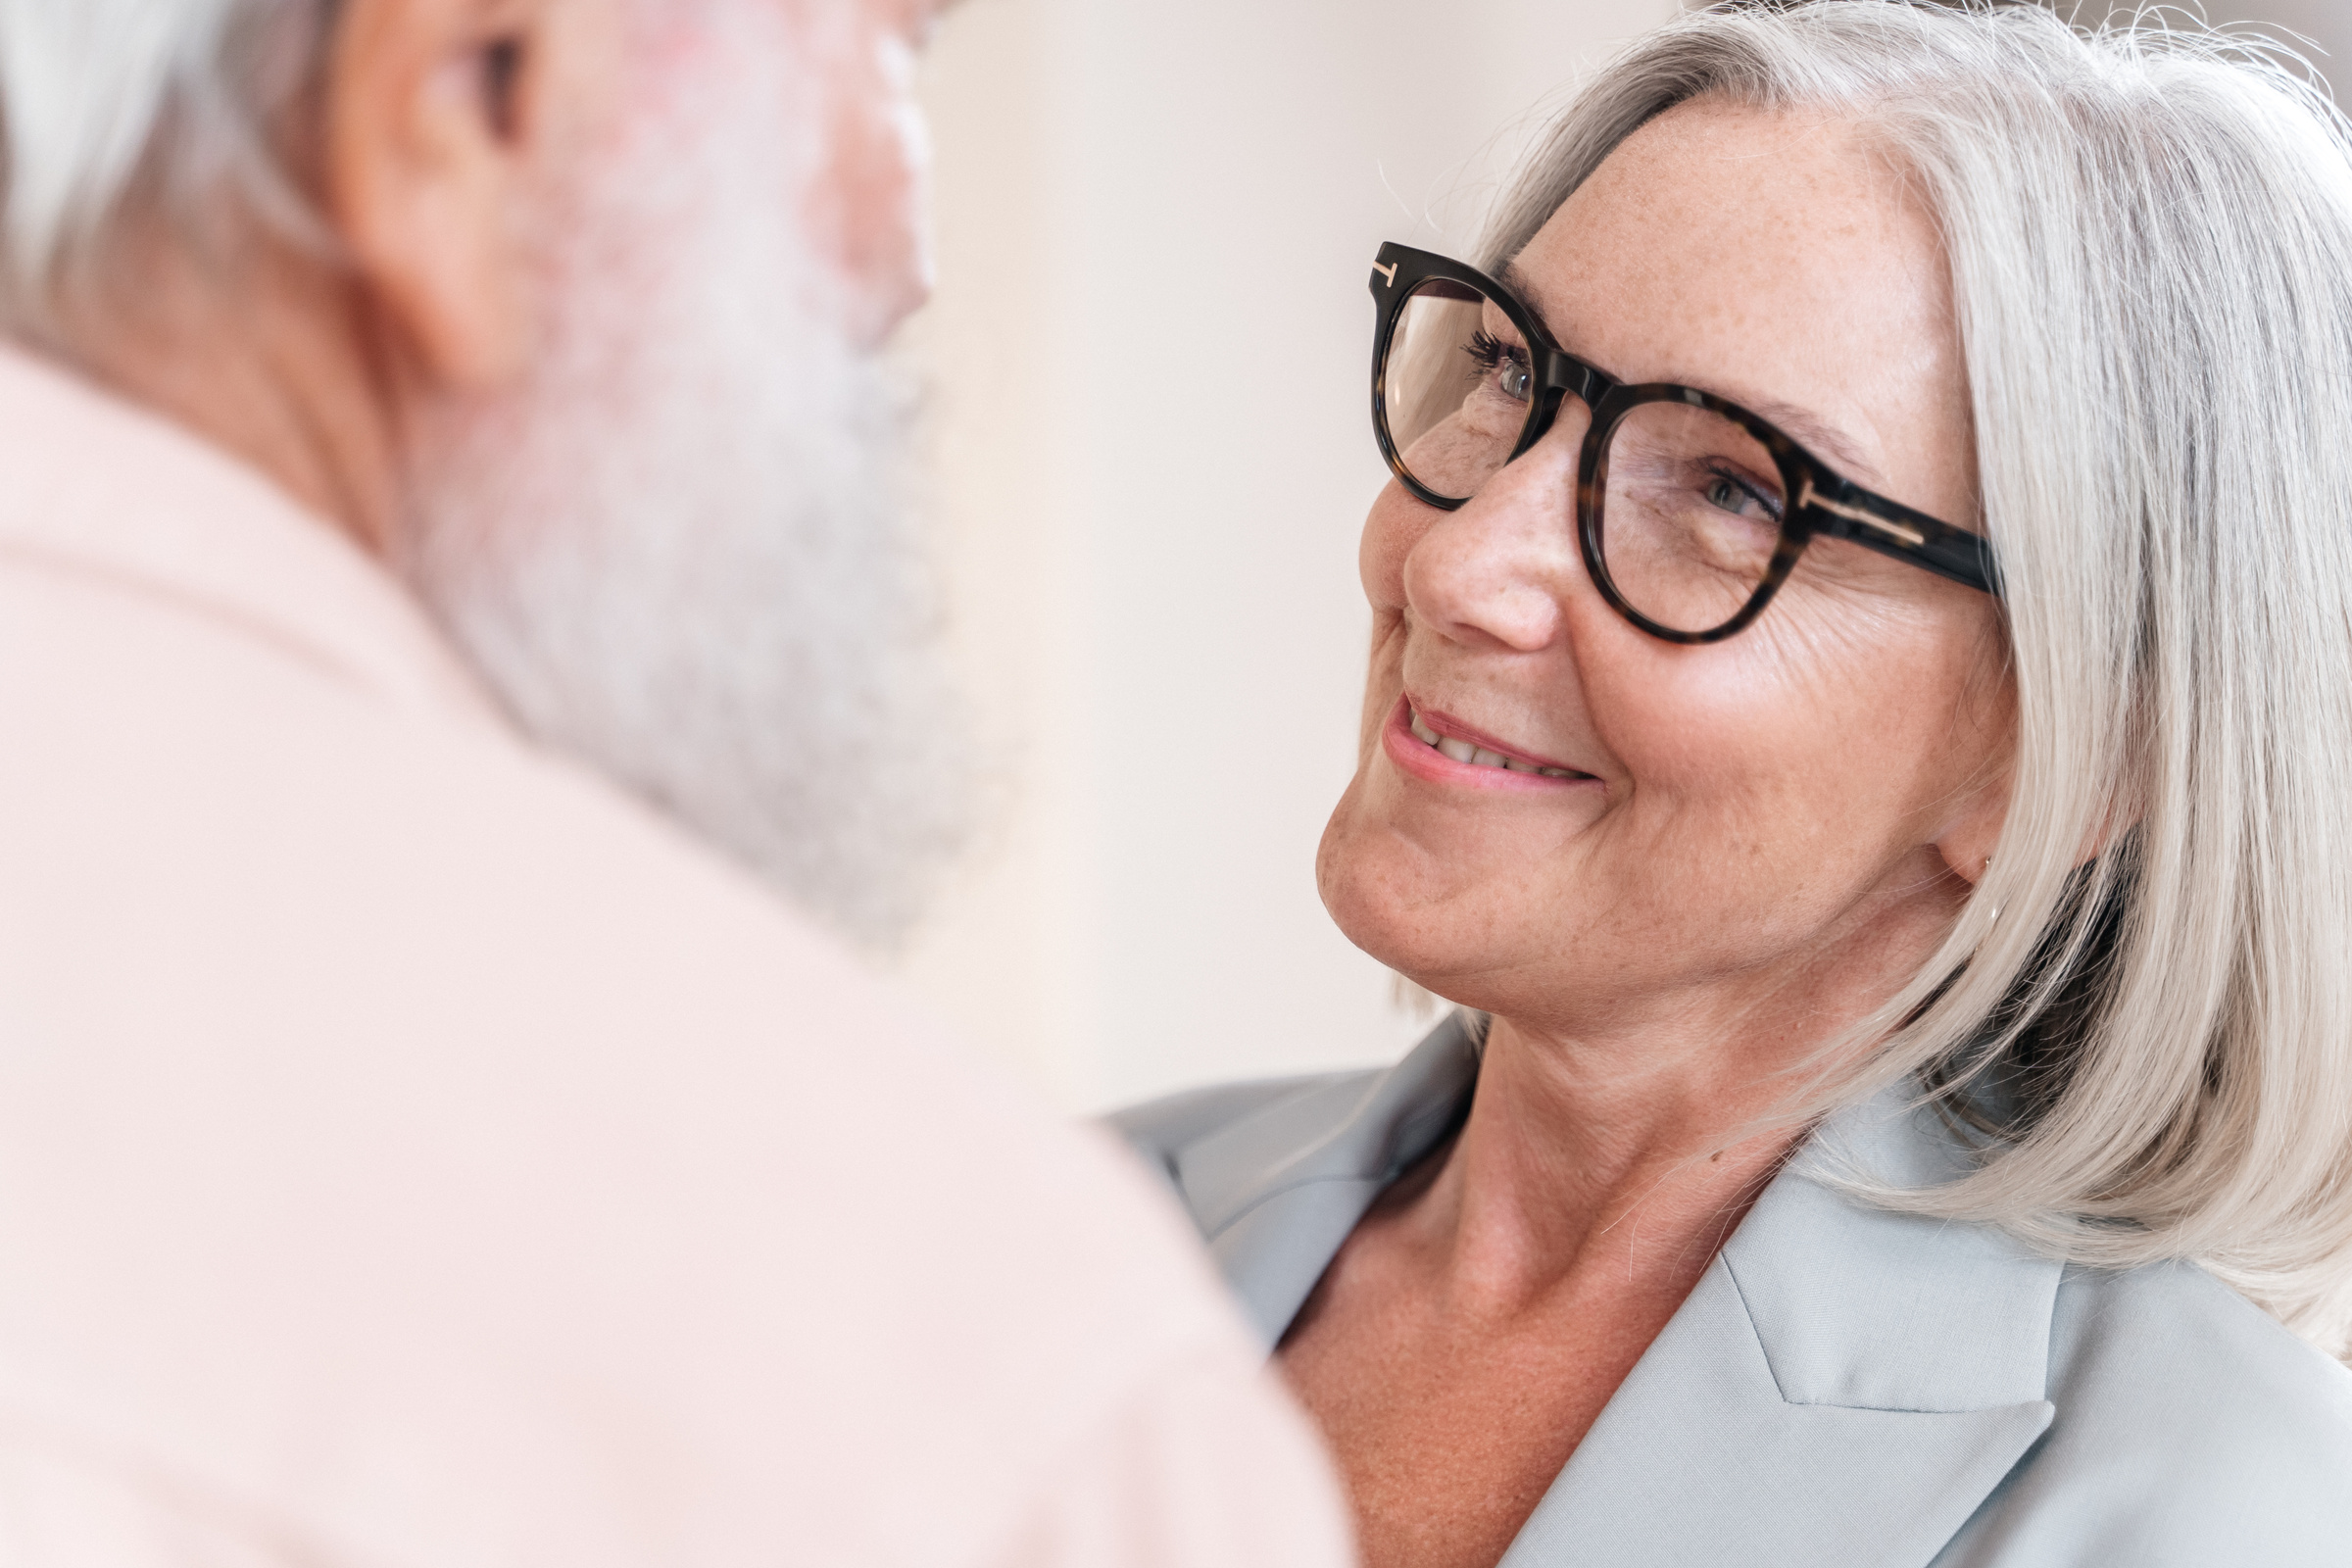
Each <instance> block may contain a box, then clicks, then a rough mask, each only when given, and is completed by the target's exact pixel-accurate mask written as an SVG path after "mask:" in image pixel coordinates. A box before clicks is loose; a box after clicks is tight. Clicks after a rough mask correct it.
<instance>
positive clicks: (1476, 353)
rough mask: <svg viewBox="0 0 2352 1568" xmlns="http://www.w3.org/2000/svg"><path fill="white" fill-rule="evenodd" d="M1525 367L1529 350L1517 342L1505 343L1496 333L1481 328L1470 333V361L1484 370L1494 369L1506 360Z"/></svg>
mask: <svg viewBox="0 0 2352 1568" xmlns="http://www.w3.org/2000/svg"><path fill="white" fill-rule="evenodd" d="M1506 360H1507V361H1509V362H1510V363H1511V364H1513V365H1517V366H1522V367H1524V366H1525V365H1526V364H1527V350H1525V349H1523V348H1521V347H1519V345H1518V344H1516V343H1505V342H1503V340H1502V339H1500V338H1498V337H1496V336H1495V334H1494V333H1492V332H1489V331H1485V330H1483V329H1482V330H1480V331H1477V332H1473V333H1471V334H1470V363H1471V364H1473V365H1475V366H1477V367H1478V368H1480V369H1482V370H1492V369H1494V368H1495V367H1496V366H1498V365H1501V364H1502V363H1503V362H1504V361H1506Z"/></svg>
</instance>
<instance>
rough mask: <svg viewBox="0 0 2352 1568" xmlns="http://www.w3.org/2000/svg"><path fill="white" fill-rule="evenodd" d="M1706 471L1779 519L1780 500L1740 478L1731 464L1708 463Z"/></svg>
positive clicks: (1774, 518) (1767, 513)
mask: <svg viewBox="0 0 2352 1568" xmlns="http://www.w3.org/2000/svg"><path fill="white" fill-rule="evenodd" d="M1707 472H1709V473H1711V474H1713V475H1714V476H1715V477H1716V478H1718V479H1721V480H1722V481H1723V482H1724V483H1725V484H1728V485H1731V486H1732V487H1733V488H1735V489H1737V490H1739V491H1740V492H1742V493H1743V494H1744V495H1746V497H1747V498H1748V499H1749V500H1750V501H1753V502H1754V503H1755V504H1756V505H1757V506H1759V507H1762V508H1763V509H1764V511H1765V513H1766V515H1769V516H1770V517H1771V518H1772V520H1773V521H1774V522H1779V521H1780V520H1781V503H1780V500H1779V499H1778V498H1777V497H1774V496H1769V495H1766V494H1765V493H1764V492H1763V491H1761V490H1759V489H1757V488H1756V487H1755V486H1754V485H1753V484H1751V483H1749V482H1748V481H1747V480H1745V479H1743V478H1741V477H1740V475H1739V473H1738V472H1737V471H1736V470H1734V469H1733V467H1732V466H1731V465H1729V464H1727V463H1721V462H1717V463H1710V464H1708V465H1707Z"/></svg>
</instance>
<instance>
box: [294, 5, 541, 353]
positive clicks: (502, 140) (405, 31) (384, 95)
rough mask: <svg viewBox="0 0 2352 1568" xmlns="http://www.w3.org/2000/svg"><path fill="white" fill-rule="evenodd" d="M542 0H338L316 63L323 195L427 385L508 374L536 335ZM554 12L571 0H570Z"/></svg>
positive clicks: (358, 266)
mask: <svg viewBox="0 0 2352 1568" xmlns="http://www.w3.org/2000/svg"><path fill="white" fill-rule="evenodd" d="M565 9H566V8H565V7H564V6H562V5H559V4H556V3H552V0H351V3H350V5H349V7H348V9H347V10H346V11H345V13H344V17H343V21H342V23H341V25H340V26H339V27H338V29H337V32H336V38H335V46H334V49H333V52H332V55H331V58H330V62H329V66H328V70H327V82H326V86H327V95H326V164H325V177H326V185H327V190H326V197H327V206H328V210H329V212H330V213H331V214H332V215H333V220H334V222H335V225H336V228H337V231H338V233H339V235H340V237H341V239H342V241H343V244H344V246H345V248H346V250H347V251H348V253H349V255H350V259H351V261H352V264H353V266H354V267H355V268H356V269H357V270H358V273H359V275H360V279H361V281H362V282H363V284H364V285H365V286H366V287H367V288H368V291H369V293H370V294H371V295H372V296H373V299H374V302H375V303H376V305H377V306H378V308H379V309H380V310H381V311H382V312H383V314H384V316H385V317H386V318H387V319H388V322H389V324H390V326H391V327H392V328H393V330H394V333H395V335H396V337H397V339H398V340H399V342H400V348H401V349H402V351H404V353H405V355H406V357H407V358H409V359H410V360H412V361H413V362H414V365H413V367H412V368H414V369H415V370H417V371H418V372H420V373H421V374H422V375H423V376H424V377H425V378H426V379H427V380H429V381H433V382H438V383H440V384H443V385H446V386H453V387H481V386H488V385H495V384H498V383H501V382H504V381H507V380H510V379H512V378H513V377H515V375H516V374H518V373H519V372H520V370H521V369H522V368H523V367H524V365H525V364H526V363H527V362H528V359H529V356H530V352H531V346H532V342H533V339H534V336H535V331H536V325H537V323H536V316H537V305H538V302H537V297H536V288H535V284H534V278H535V275H536V270H535V268H534V266H533V257H532V253H531V249H530V247H531V239H532V225H531V224H530V223H529V222H528V221H526V219H527V217H528V216H529V214H530V211H531V201H532V197H533V195H534V192H535V190H537V189H538V188H539V183H538V182H539V180H540V179H541V178H543V176H544V171H545V168H546V165H547V159H546V157H545V154H546V150H547V149H546V147H545V145H544V144H545V142H546V140H547V138H548V134H549V131H548V126H549V122H550V119H551V116H550V112H549V105H548V101H547V100H548V98H549V93H548V77H549V75H550V69H551V68H550V64H549V63H550V60H551V58H552V57H553V56H555V55H556V53H557V48H556V44H557V39H556V38H555V37H554V36H553V34H554V31H555V27H554V24H555V22H556V20H557V14H558V13H559V12H562V11H564V10H565ZM570 9H575V10H576V9H578V7H576V5H575V6H574V7H571V8H570Z"/></svg>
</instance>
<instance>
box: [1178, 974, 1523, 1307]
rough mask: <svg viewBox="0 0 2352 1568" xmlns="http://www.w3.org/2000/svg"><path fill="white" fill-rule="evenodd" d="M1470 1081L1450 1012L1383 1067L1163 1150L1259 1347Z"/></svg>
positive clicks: (1442, 1122) (1424, 1146) (1459, 1107)
mask: <svg viewBox="0 0 2352 1568" xmlns="http://www.w3.org/2000/svg"><path fill="white" fill-rule="evenodd" d="M1477 1081H1478V1048H1477V1046H1476V1044H1475V1043H1474V1042H1473V1041H1472V1039H1471V1037H1470V1031H1469V1027H1468V1023H1467V1021H1466V1020H1465V1018H1464V1017H1463V1015H1462V1014H1460V1013H1458V1012H1457V1013H1455V1014H1453V1015H1452V1016H1450V1017H1449V1018H1447V1019H1446V1022H1445V1023H1443V1024H1441V1025H1439V1026H1438V1028H1436V1029H1435V1030H1433V1031H1432V1032H1431V1033H1430V1034H1429V1035H1428V1036H1427V1037H1426V1038H1425V1039H1423V1041H1422V1042H1421V1044H1420V1045H1418V1046H1416V1047H1414V1048H1413V1050H1412V1052H1411V1053H1410V1054H1408V1055H1406V1056H1405V1058H1404V1059H1403V1060H1402V1061H1399V1062H1398V1063H1397V1065H1396V1066H1394V1067H1392V1068H1390V1069H1389V1070H1388V1071H1386V1072H1383V1073H1378V1074H1373V1075H1368V1076H1365V1077H1349V1078H1346V1079H1342V1080H1339V1081H1337V1082H1334V1083H1331V1084H1329V1085H1326V1086H1323V1087H1321V1088H1317V1089H1312V1090H1309V1091H1307V1092H1306V1093H1304V1094H1300V1095H1298V1096H1296V1097H1294V1098H1291V1099H1288V1100H1284V1101H1281V1102H1279V1103H1276V1104H1274V1105H1271V1106H1269V1107H1267V1108H1266V1109H1265V1110H1263V1111H1260V1112H1258V1113H1257V1114H1255V1115H1252V1116H1248V1117H1245V1118H1243V1119H1242V1120H1240V1121H1238V1122H1236V1123H1234V1124H1233V1125H1232V1126H1230V1127H1227V1128H1225V1129H1223V1130H1222V1131H1220V1132H1217V1133H1213V1134H1211V1135H1209V1136H1208V1137H1205V1138H1202V1139H1201V1140H1200V1141H1198V1142H1196V1143H1194V1144H1191V1145H1189V1146H1188V1147H1186V1148H1184V1149H1182V1150H1180V1151H1178V1152H1176V1153H1175V1155H1174V1157H1173V1160H1172V1174H1173V1176H1174V1179H1175V1182H1176V1186H1177V1189H1178V1191H1179V1192H1180V1193H1181V1194H1182V1195H1183V1198H1184V1201H1185V1203H1186V1206H1188V1207H1189V1208H1190V1209H1191V1210H1192V1212H1193V1215H1194V1217H1195V1219H1197V1220H1198V1221H1199V1222H1200V1226H1201V1235H1202V1236H1204V1237H1206V1238H1207V1240H1208V1246H1209V1250H1210V1251H1212V1252H1213V1253H1215V1254H1216V1259H1217V1266H1218V1267H1219V1268H1220V1269H1221V1270H1223V1272H1224V1275H1225V1278H1226V1280H1227V1281H1228V1282H1229V1283H1230V1284H1231V1285H1232V1286H1233V1288H1234V1291H1235V1293H1236V1294H1237V1295H1239V1296H1240V1297H1241V1299H1242V1306H1243V1311H1244V1315H1245V1316H1246V1317H1247V1318H1248V1319H1249V1320H1250V1323H1251V1325H1252V1326H1253V1327H1255V1329H1256V1330H1257V1333H1258V1336H1259V1338H1260V1339H1261V1340H1262V1341H1263V1342H1264V1343H1265V1345H1266V1346H1267V1348H1272V1347H1273V1346H1274V1344H1275V1343H1276V1342H1277V1341H1279V1340H1280V1339H1281V1338H1282V1335H1283V1331H1284V1330H1285V1329H1287V1328H1289V1327H1290V1323H1291V1319H1292V1318H1294V1317H1296V1316H1298V1314H1299V1307H1300V1306H1302V1305H1303V1304H1305V1301H1306V1298H1307V1293H1308V1292H1310V1291H1312V1290H1313V1289H1314V1288H1315V1281H1317V1280H1319V1279H1321V1278H1322V1277H1323V1270H1324V1269H1325V1268H1326V1267H1328V1266H1329V1265H1330V1263H1331V1260H1332V1258H1333V1257H1334V1256H1336V1255H1337V1254H1338V1252H1339V1250H1340V1245H1341V1244H1342V1243H1343V1242H1345V1241H1347V1240H1348V1233H1349V1232H1350V1231H1353V1230H1354V1229H1355V1224H1356V1221H1358V1220H1360V1219H1362V1218H1363V1217H1364V1210H1366V1209H1367V1208H1369V1207H1371V1206H1372V1201H1373V1200H1374V1199H1376V1198H1378V1197H1379V1196H1380V1193H1381V1189H1383V1188H1385V1187H1387V1186H1388V1185H1389V1183H1390V1182H1392V1181H1395V1180H1396V1179H1397V1175H1398V1174H1399V1173H1400V1172H1402V1171H1403V1170H1404V1169H1405V1168H1406V1167H1407V1166H1409V1165H1411V1164H1412V1163H1413V1162H1414V1161H1415V1160H1417V1159H1419V1158H1420V1157H1421V1156H1422V1155H1423V1154H1426V1153H1428V1152H1429V1151H1430V1150H1432V1149H1434V1148H1436V1147H1437V1145H1438V1143H1439V1141H1440V1140H1442V1139H1443V1138H1445V1137H1446V1135H1447V1134H1448V1133H1450V1132H1451V1131H1452V1130H1453V1129H1454V1128H1455V1127H1456V1126H1458V1125H1459V1124H1460V1121H1461V1118H1462V1116H1463V1115H1464V1114H1465V1113H1466V1112H1467V1111H1468V1109H1469V1105H1470V1092H1471V1089H1472V1088H1473V1086H1475V1085H1476V1083H1477Z"/></svg>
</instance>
